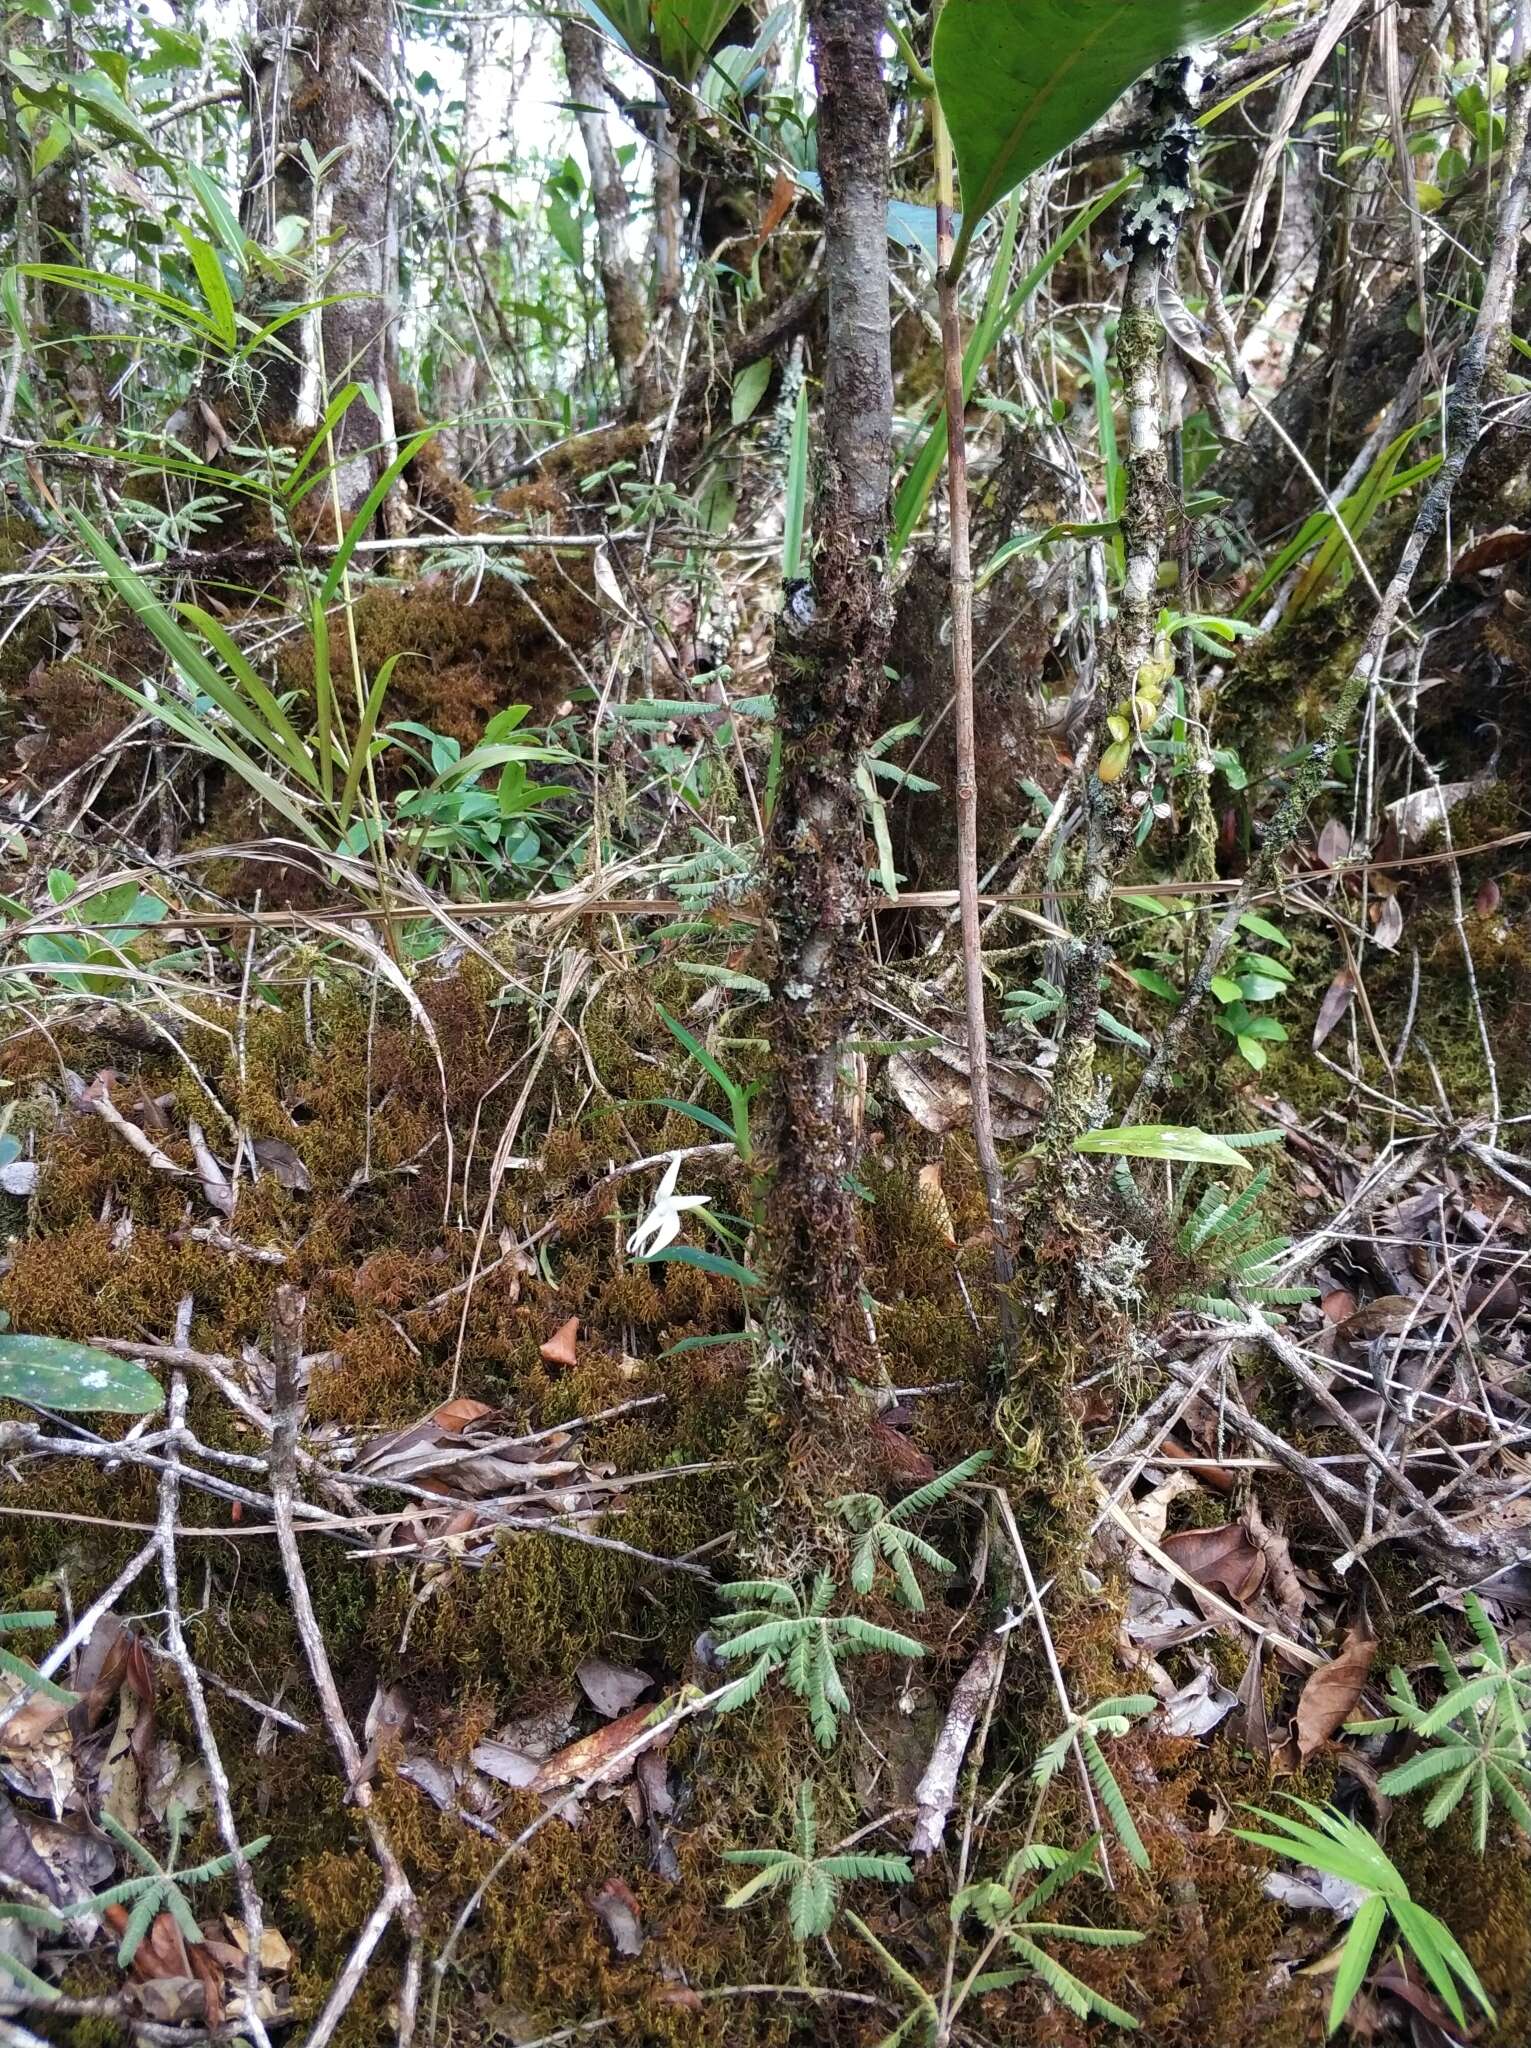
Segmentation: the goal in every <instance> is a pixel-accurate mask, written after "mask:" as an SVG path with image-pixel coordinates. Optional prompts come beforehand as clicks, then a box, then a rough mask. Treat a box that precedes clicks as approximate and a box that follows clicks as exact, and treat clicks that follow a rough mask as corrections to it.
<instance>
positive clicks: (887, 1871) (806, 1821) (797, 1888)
mask: <svg viewBox="0 0 1531 2048" xmlns="http://www.w3.org/2000/svg"><path fill="white" fill-rule="evenodd" d="M817 1844H818V1822H817V1818H816V1816H815V1813H814V1804H813V1787H812V1786H811V1785H809V1784H806V1783H805V1784H803V1785H802V1786H800V1787H799V1790H798V1795H797V1827H796V1829H795V1831H794V1841H793V1846H792V1847H791V1848H790V1849H726V1850H725V1851H724V1852H723V1861H724V1862H725V1863H745V1864H752V1865H754V1866H755V1875H754V1876H753V1877H752V1878H750V1879H748V1880H747V1882H746V1883H744V1884H742V1885H740V1887H739V1889H738V1890H737V1891H736V1892H731V1893H730V1894H729V1896H728V1897H727V1898H726V1899H725V1900H724V1901H723V1904H724V1906H725V1907H726V1908H728V1910H729V1911H731V1912H732V1911H736V1910H737V1909H738V1908H739V1907H740V1906H747V1905H748V1904H749V1903H750V1901H751V1900H752V1899H756V1898H759V1897H760V1895H761V1894H762V1893H763V1892H773V1891H776V1890H778V1889H779V1888H780V1887H781V1886H782V1885H790V1886H791V1890H790V1891H789V1892H788V1894H787V1918H788V1921H789V1923H790V1925H791V1928H792V1932H793V1933H794V1934H795V1935H796V1936H797V1939H798V1940H799V1941H808V1940H811V1939H812V1937H813V1936H815V1935H818V1934H827V1933H828V1932H829V1929H830V1926H831V1924H832V1922H833V1920H834V1917H835V1913H836V1910H837V1909H838V1907H839V1904H840V1887H841V1885H842V1884H844V1883H845V1882H846V1881H847V1880H848V1879H851V1878H858V1877H860V1878H871V1879H874V1880H875V1881H876V1882H877V1883H879V1884H910V1883H912V1882H913V1880H914V1871H913V1870H912V1869H911V1867H910V1864H909V1859H908V1857H907V1856H866V1855H854V1854H851V1855H843V1856H819V1855H816V1854H815V1850H816V1848H817Z"/></svg>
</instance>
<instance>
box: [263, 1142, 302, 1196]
mask: <svg viewBox="0 0 1531 2048" xmlns="http://www.w3.org/2000/svg"><path fill="white" fill-rule="evenodd" d="M250 1150H251V1151H252V1152H253V1153H254V1154H255V1163H256V1165H257V1166H258V1167H259V1168H260V1170H261V1172H262V1173H269V1174H270V1176H271V1178H272V1179H273V1180H274V1181H275V1182H276V1184H277V1186H278V1187H283V1188H288V1189H290V1190H291V1192H292V1193H293V1194H296V1195H306V1194H307V1193H308V1191H309V1188H310V1187H311V1186H312V1182H311V1181H310V1180H309V1177H308V1168H307V1167H306V1166H305V1165H304V1164H303V1161H302V1160H301V1159H300V1158H299V1157H298V1155H297V1153H296V1152H295V1151H294V1150H293V1148H292V1146H291V1145H289V1144H288V1142H287V1140H286V1139H285V1138H256V1139H255V1140H253V1142H252V1143H251V1146H250Z"/></svg>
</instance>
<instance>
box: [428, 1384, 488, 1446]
mask: <svg viewBox="0 0 1531 2048" xmlns="http://www.w3.org/2000/svg"><path fill="white" fill-rule="evenodd" d="M494 1413H495V1410H494V1409H493V1408H491V1407H490V1405H489V1403H488V1402H487V1401H470V1400H469V1399H468V1397H467V1396H466V1394H460V1395H459V1396H458V1398H457V1399H456V1400H455V1401H443V1402H442V1404H441V1406H440V1407H439V1408H438V1409H437V1410H436V1411H435V1413H434V1414H433V1415H432V1416H431V1420H432V1422H434V1423H435V1425H436V1427H437V1428H438V1429H444V1430H446V1431H447V1433H448V1434H449V1435H452V1436H456V1435H460V1434H461V1432H462V1431H463V1430H465V1429H466V1428H467V1427H468V1426H469V1424H470V1423H474V1422H482V1421H484V1420H485V1418H486V1417H488V1416H491V1415H493V1414H494Z"/></svg>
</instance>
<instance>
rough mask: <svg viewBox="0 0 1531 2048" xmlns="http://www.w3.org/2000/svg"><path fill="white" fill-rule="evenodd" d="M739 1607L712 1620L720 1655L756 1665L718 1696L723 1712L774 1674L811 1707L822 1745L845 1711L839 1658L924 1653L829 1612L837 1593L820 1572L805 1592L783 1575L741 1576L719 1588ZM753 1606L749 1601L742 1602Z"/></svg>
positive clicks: (888, 1632) (831, 1738) (905, 1639)
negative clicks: (747, 1659) (875, 1653)
mask: <svg viewBox="0 0 1531 2048" xmlns="http://www.w3.org/2000/svg"><path fill="white" fill-rule="evenodd" d="M718 1590H719V1591H720V1593H721V1594H722V1596H723V1598H724V1599H725V1600H728V1601H730V1602H732V1603H733V1605H734V1606H736V1607H737V1608H738V1610H739V1611H738V1612H737V1613H736V1614H730V1615H725V1616H724V1617H723V1619H722V1620H720V1621H718V1622H717V1623H716V1624H715V1625H714V1634H715V1635H716V1637H717V1652H718V1655H719V1656H720V1657H723V1658H728V1659H732V1658H735V1657H752V1658H753V1659H754V1662H753V1663H752V1664H751V1665H750V1668H749V1669H748V1671H746V1672H744V1673H743V1674H742V1675H741V1676H740V1677H739V1678H738V1679H736V1680H735V1681H734V1684H733V1685H732V1686H731V1687H730V1688H729V1690H728V1691H727V1692H726V1693H724V1694H723V1695H722V1697H721V1698H720V1699H719V1701H718V1705H717V1711H718V1712H719V1713H720V1714H727V1713H731V1712H732V1711H733V1709H734V1708H736V1707H742V1706H744V1705H745V1704H746V1702H747V1701H749V1700H752V1699H754V1698H755V1697H756V1696H757V1694H758V1693H759V1692H760V1690H761V1688H762V1687H763V1686H764V1685H765V1682H766V1680H767V1679H768V1678H769V1677H770V1676H771V1674H772V1672H774V1671H780V1672H781V1674H782V1676H783V1677H784V1678H785V1680H786V1682H787V1686H788V1688H789V1690H791V1691H792V1692H795V1693H796V1694H797V1696H798V1698H799V1699H800V1700H802V1701H803V1702H804V1703H805V1704H806V1706H807V1708H808V1719H809V1721H810V1722H811V1723H812V1726H813V1732H814V1735H815V1736H816V1737H817V1739H818V1743H819V1747H820V1748H821V1749H832V1748H833V1747H834V1743H835V1737H836V1736H837V1735H838V1733H839V1732H840V1716H841V1715H842V1714H847V1713H849V1712H850V1705H851V1702H850V1695H849V1693H847V1691H846V1690H845V1683H844V1680H843V1679H842V1678H841V1676H840V1665H839V1660H840V1658H842V1657H854V1656H859V1655H864V1654H865V1653H866V1652H868V1651H872V1650H881V1651H884V1652H885V1653H886V1654H888V1655H889V1656H893V1657H923V1656H924V1654H925V1646H924V1644H923V1643H917V1642H916V1641H915V1640H914V1638H913V1637H912V1636H905V1635H900V1634H899V1633H898V1631H897V1630H896V1629H891V1628H879V1627H877V1626H876V1624H875V1623H873V1622H870V1621H866V1620H864V1619H863V1618H862V1616H861V1615H859V1614H831V1613H830V1611H829V1605H830V1602H831V1601H832V1600H833V1599H834V1597H835V1581H834V1577H833V1575H832V1574H831V1573H829V1572H826V1571H821V1572H820V1573H819V1574H818V1576H817V1577H816V1578H815V1580H814V1582H813V1590H812V1592H811V1593H809V1594H808V1595H807V1596H806V1597H805V1596H804V1594H803V1592H802V1591H801V1589H800V1588H799V1587H797V1586H794V1585H789V1584H788V1583H787V1581H786V1580H784V1579H740V1580H736V1581H735V1582H734V1583H733V1584H732V1585H727V1586H721V1587H720V1588H719V1589H718ZM747 1603H751V1604H747Z"/></svg>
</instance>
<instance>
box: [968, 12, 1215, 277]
mask: <svg viewBox="0 0 1531 2048" xmlns="http://www.w3.org/2000/svg"><path fill="white" fill-rule="evenodd" d="M1250 12H1252V8H1251V5H1250V0H946V5H945V6H944V7H943V8H942V10H941V15H940V19H939V21H938V22H937V24H936V33H935V39H934V43H933V45H932V49H931V58H930V63H931V70H932V71H933V72H934V74H935V81H936V91H937V93H938V94H939V96H940V100H941V106H942V110H943V111H944V113H945V115H946V119H947V124H948V126H949V127H950V129H951V133H952V141H953V144H954V145H955V147H956V151H957V167H958V170H959V172H960V174H961V179H962V204H963V210H964V215H965V218H964V221H963V227H962V233H961V235H960V236H959V237H958V241H957V246H956V249H955V250H954V252H953V256H952V270H953V273H954V274H955V273H956V272H958V271H960V270H961V268H962V264H963V260H964V258H965V257H966V255H967V250H968V245H969V243H970V241H971V239H972V236H973V231H974V229H975V228H976V227H977V225H978V223H979V222H980V221H981V220H982V219H983V217H984V215H985V214H986V213H988V212H989V210H990V209H991V208H992V207H993V206H995V205H996V204H997V203H998V202H999V201H1000V200H1001V199H1003V198H1004V196H1005V194H1006V193H1007V192H1010V191H1012V190H1013V189H1014V188H1015V186H1017V185H1018V184H1019V183H1020V182H1021V180H1022V179H1023V178H1026V177H1029V176H1030V174H1031V173H1032V172H1033V171H1035V170H1039V169H1040V168H1041V166H1042V165H1043V164H1045V163H1048V162H1050V161H1051V160H1052V158H1053V157H1055V156H1057V155H1058V154H1059V153H1060V152H1061V151H1062V150H1065V149H1067V148H1068V146H1069V144H1070V143H1071V142H1074V141H1077V139H1078V138H1079V137H1080V136H1081V135H1083V133H1084V132H1085V130H1086V129H1087V128H1088V127H1090V125H1091V124H1092V123H1093V122H1095V121H1098V120H1099V119H1100V117H1101V115H1102V114H1104V113H1105V112H1106V111H1107V109H1108V108H1109V107H1110V106H1111V105H1112V103H1113V102H1114V101H1115V100H1117V99H1119V98H1120V96H1121V95H1122V94H1123V93H1124V92H1125V91H1126V90H1127V88H1128V86H1130V85H1131V84H1132V83H1133V81H1134V80H1135V79H1137V78H1140V77H1141V76H1142V75H1143V73H1144V72H1145V71H1148V70H1150V69H1151V68H1152V67H1153V66H1154V65H1155V64H1157V63H1159V62H1160V60H1161V59H1162V58H1165V57H1169V56H1173V55H1174V53H1175V52H1176V51H1177V50H1185V49H1189V48H1190V46H1191V45H1192V44H1193V43H1201V42H1209V41H1212V40H1213V39H1215V38H1216V37H1217V36H1220V35H1221V34H1222V33H1223V31H1224V30H1225V29H1230V28H1232V27H1233V25H1234V23H1235V22H1238V21H1242V20H1243V18H1244V16H1245V15H1246V14H1249V13H1250Z"/></svg>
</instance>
